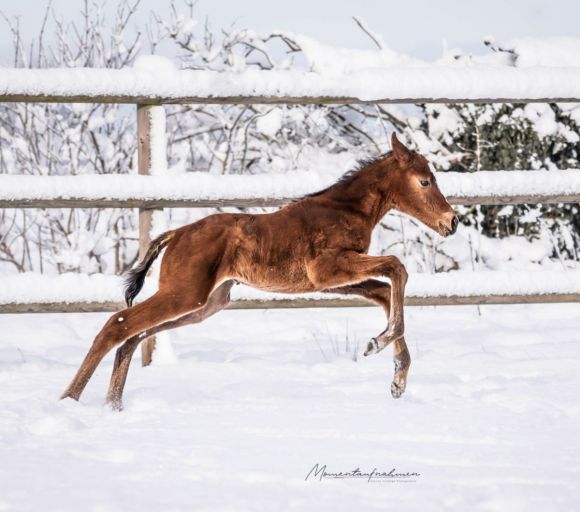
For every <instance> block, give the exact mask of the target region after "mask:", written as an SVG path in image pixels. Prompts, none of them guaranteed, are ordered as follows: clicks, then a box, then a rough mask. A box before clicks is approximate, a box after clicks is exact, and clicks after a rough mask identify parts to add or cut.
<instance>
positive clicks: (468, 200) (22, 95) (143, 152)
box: [0, 72, 580, 364]
mask: <svg viewBox="0 0 580 512" xmlns="http://www.w3.org/2000/svg"><path fill="white" fill-rule="evenodd" d="M265 73H267V72H265ZM0 101H2V102H36V103H43V102H63V103H132V104H136V106H137V112H136V114H137V137H138V173H139V174H141V175H148V174H150V173H151V151H152V145H151V133H152V126H151V119H152V116H151V109H152V108H159V107H155V106H156V105H163V104H170V103H171V104H185V103H212V104H224V103H230V104H235V103H245V104H251V103H255V104H266V103H267V104H345V103H364V102H369V103H373V102H374V103H466V102H470V103H525V102H555V101H558V102H577V103H580V98H575V97H562V96H560V97H557V98H544V97H542V98H538V97H530V98H511V99H510V98H501V97H498V98H493V97H489V98H485V99H473V98H472V99H469V98H453V97H451V98H448V97H433V98H425V97H415V98H413V97H410V98H391V99H389V98H384V99H380V100H370V101H369V100H361V99H359V98H356V97H350V96H346V97H345V96H342V97H337V96H334V97H330V96H319V95H316V96H292V97H291V96H283V97H278V96H269V97H266V96H253V97H252V96H244V97H241V96H240V97H232V96H225V97H209V96H208V97H201V96H184V97H170V98H169V97H163V96H161V95H159V96H155V95H152V96H145V95H142V94H135V95H130V94H129V95H122V96H118V95H117V96H115V95H111V96H108V95H98V96H97V95H89V94H84V95H79V94H74V93H71V94H66V93H59V94H46V93H43V92H40V93H34V94H32V93H27V92H18V91H16V92H15V91H11V92H10V93H6V92H2V90H0ZM449 199H450V202H451V203H452V204H522V203H550V202H554V203H556V202H557V203H560V202H579V201H580V190H570V192H569V193H563V194H555V195H554V194H543V195H537V194H536V195H509V194H506V195H503V196H497V195H494V196H490V195H486V194H485V193H482V194H481V195H480V196H478V197H460V196H457V197H449ZM286 200H287V199H286V198H269V199H268V198H260V197H254V198H247V197H246V198H239V199H228V200H203V199H166V200H158V199H157V200H148V199H144V198H137V197H135V198H129V199H123V200H110V199H107V198H101V199H83V198H82V197H54V198H49V199H33V200H31V199H27V198H24V197H22V198H18V197H15V198H11V199H10V200H2V201H0V207H1V208H77V207H83V208H86V207H90V208H133V207H136V208H138V209H139V210H138V211H139V233H140V236H139V247H140V254H141V255H143V253H144V252H145V250H146V248H147V247H148V245H149V242H150V240H151V236H150V233H151V219H152V212H153V211H154V210H155V209H161V208H175V207H211V206H216V207H217V206H219V207H223V206H236V207H256V206H259V207H264V206H279V205H281V204H283V203H284V202H285V201H286ZM571 301H576V302H580V293H547V294H536V295H523V294H512V295H485V296H483V295H482V296H477V295H473V294H471V295H469V296H454V297H445V298H442V297H415V298H410V299H409V300H407V304H408V305H436V304H505V303H531V302H571ZM363 305H368V304H367V303H366V302H364V301H361V300H357V299H352V300H351V299H348V300H346V301H345V300H335V299H328V300H297V301H287V300H286V301H285V300H274V301H269V302H263V301H260V302H257V301H252V300H246V301H239V302H237V303H233V304H232V306H231V307H232V308H240V307H243V308H255V307H261V308H263V307H270V308H271V307H334V306H363ZM119 307H121V304H120V303H116V302H111V303H101V302H98V303H95V302H80V303H59V302H58V301H55V302H54V303H50V304H44V303H43V304H14V303H10V304H0V313H2V312H4V313H18V312H29V311H34V312H55V311H113V310H117V309H118V308H119ZM153 343H154V341H152V340H148V342H147V343H145V344H144V347H143V361H144V364H148V362H149V361H150V360H151V353H152V349H153Z"/></svg>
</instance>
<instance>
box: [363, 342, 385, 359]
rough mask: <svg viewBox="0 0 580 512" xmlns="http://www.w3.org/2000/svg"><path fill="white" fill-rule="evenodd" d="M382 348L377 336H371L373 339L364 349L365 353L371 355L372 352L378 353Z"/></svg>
mask: <svg viewBox="0 0 580 512" xmlns="http://www.w3.org/2000/svg"><path fill="white" fill-rule="evenodd" d="M380 350H381V349H380V346H379V341H378V340H377V339H376V338H371V341H369V344H368V345H367V349H366V350H365V351H364V354H363V355H364V356H370V355H371V354H376V353H377V352H379V351H380Z"/></svg>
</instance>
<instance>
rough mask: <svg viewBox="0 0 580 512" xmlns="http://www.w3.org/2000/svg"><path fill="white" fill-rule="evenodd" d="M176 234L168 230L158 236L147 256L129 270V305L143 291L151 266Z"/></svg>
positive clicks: (127, 294) (127, 300)
mask: <svg viewBox="0 0 580 512" xmlns="http://www.w3.org/2000/svg"><path fill="white" fill-rule="evenodd" d="M174 235H175V231H167V233H163V234H162V235H161V236H158V237H157V238H156V239H155V240H153V242H151V244H149V249H147V254H145V257H144V258H143V259H142V260H141V261H140V262H139V264H138V265H137V266H136V267H135V268H133V269H131V270H129V272H127V275H126V277H125V302H126V303H127V306H132V305H133V299H134V298H135V297H136V296H137V294H138V293H139V292H140V291H141V288H143V283H144V282H145V276H146V275H147V272H149V268H150V267H151V265H152V264H153V262H154V261H155V258H157V256H159V253H160V252H161V251H162V250H163V248H164V247H165V246H166V245H167V244H168V243H169V242H170V241H171V239H172V238H173V237H174Z"/></svg>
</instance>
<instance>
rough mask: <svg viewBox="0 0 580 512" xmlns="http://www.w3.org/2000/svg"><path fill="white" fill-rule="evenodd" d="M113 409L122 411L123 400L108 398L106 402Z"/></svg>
mask: <svg viewBox="0 0 580 512" xmlns="http://www.w3.org/2000/svg"><path fill="white" fill-rule="evenodd" d="M105 403H106V404H107V405H108V406H109V407H110V408H111V410H113V411H117V412H121V411H122V410H123V400H119V399H107V400H106V402H105Z"/></svg>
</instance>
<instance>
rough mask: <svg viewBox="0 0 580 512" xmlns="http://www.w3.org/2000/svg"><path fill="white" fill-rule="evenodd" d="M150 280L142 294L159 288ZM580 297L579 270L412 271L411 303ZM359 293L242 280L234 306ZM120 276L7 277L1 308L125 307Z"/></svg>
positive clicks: (320, 300)
mask: <svg viewBox="0 0 580 512" xmlns="http://www.w3.org/2000/svg"><path fill="white" fill-rule="evenodd" d="M154 285H155V283H154V282H153V280H149V281H147V282H146V285H145V289H144V293H143V297H141V298H145V297H147V296H148V295H150V294H151V293H153V292H154V291H155V288H154ZM534 302H542V303H546V302H580V271H577V270H576V271H572V270H570V271H566V272H554V271H546V272H543V271H541V272H500V271H480V272H467V271H452V272H447V273H442V274H410V276H409V281H408V283H407V291H406V297H405V304H406V305H407V306H426V305H456V304H512V303H534ZM371 305H372V303H370V302H367V301H365V300H361V299H360V298H359V297H357V296H342V295H333V294H323V293H311V294H298V295H286V294H278V293H268V292H262V291H259V290H254V289H252V288H248V287H246V286H243V285H239V286H235V287H234V288H233V290H232V302H231V303H230V305H229V308H230V309H247V308H272V307H277V308H284V307H286V308H300V307H353V306H371ZM124 307H125V306H124V303H123V301H122V279H121V278H120V277H119V276H106V275H99V274H96V275H91V276H88V275H82V274H72V273H71V274H61V275H57V276H46V275H41V274H34V273H27V274H20V275H15V276H8V277H4V278H3V279H2V287H1V288H0V312H4V313H28V312H39V311H42V312H52V313H57V312H105V311H118V310H120V309H122V308H124Z"/></svg>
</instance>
